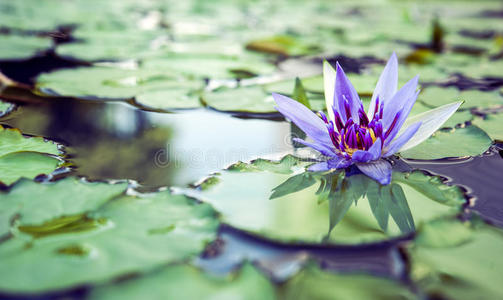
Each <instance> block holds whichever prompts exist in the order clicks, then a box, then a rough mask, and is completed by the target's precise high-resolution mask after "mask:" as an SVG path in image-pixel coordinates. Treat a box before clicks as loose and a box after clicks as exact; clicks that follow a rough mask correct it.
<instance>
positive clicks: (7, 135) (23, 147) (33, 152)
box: [0, 126, 61, 185]
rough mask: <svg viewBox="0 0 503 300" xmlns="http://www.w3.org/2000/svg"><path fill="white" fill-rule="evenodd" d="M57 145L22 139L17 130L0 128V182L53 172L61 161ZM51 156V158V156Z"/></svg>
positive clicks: (6, 182)
mask: <svg viewBox="0 0 503 300" xmlns="http://www.w3.org/2000/svg"><path fill="white" fill-rule="evenodd" d="M59 154H60V151H59V150H58V145H57V144H55V143H53V142H50V141H46V140H44V139H43V138H41V137H24V136H23V135H22V134H21V132H20V131H19V130H17V129H6V128H3V127H2V126H0V182H3V183H4V184H6V185H9V184H11V183H13V182H15V181H16V180H18V179H19V178H21V177H26V178H30V179H32V178H35V177H36V176H37V175H39V174H48V173H51V172H52V171H54V169H56V168H57V167H58V166H59V165H60V164H61V160H60V159H59V158H57V157H56V156H57V155H59ZM51 155H52V156H51Z"/></svg>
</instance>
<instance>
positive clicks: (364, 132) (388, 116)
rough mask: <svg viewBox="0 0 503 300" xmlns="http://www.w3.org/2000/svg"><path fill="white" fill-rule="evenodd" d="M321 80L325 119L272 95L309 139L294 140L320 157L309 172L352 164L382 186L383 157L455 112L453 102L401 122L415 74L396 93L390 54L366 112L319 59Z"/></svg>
mask: <svg viewBox="0 0 503 300" xmlns="http://www.w3.org/2000/svg"><path fill="white" fill-rule="evenodd" d="M323 79H324V89H325V100H326V105H327V111H328V116H326V115H325V114H324V113H323V112H319V113H318V114H315V113H313V112H312V111H311V110H310V109H308V108H307V107H305V106H304V105H302V104H301V103H299V102H297V101H295V100H293V99H290V98H288V97H286V96H283V95H279V94H275V93H273V97H274V100H275V102H276V105H277V106H276V107H275V108H276V109H277V110H278V111H279V112H280V113H281V114H283V116H285V117H286V118H288V119H290V120H291V121H292V122H293V123H295V124H296V125H297V126H298V127H299V128H300V129H301V130H302V131H304V132H305V133H306V135H307V136H308V137H309V138H311V139H312V140H313V142H308V141H305V140H302V139H298V138H296V139H295V140H296V141H297V142H299V143H301V144H304V145H306V146H309V147H311V148H313V149H315V150H317V151H319V152H320V153H321V154H323V155H324V156H325V157H326V160H324V161H322V162H319V163H316V164H314V165H312V166H311V167H309V169H308V170H309V171H328V170H331V169H341V168H347V167H349V166H351V165H352V164H355V165H356V166H357V167H358V169H360V171H361V172H363V173H364V174H366V175H367V176H369V177H371V178H373V179H375V180H376V181H378V182H379V183H381V184H383V185H386V184H389V183H390V182H391V169H392V167H391V164H390V162H389V161H388V160H387V159H386V158H387V157H390V156H392V155H394V154H396V153H397V152H400V151H404V150H407V149H410V148H412V147H414V146H416V145H418V144H419V143H421V142H423V141H424V140H426V139H427V138H428V137H429V136H430V135H431V134H433V133H434V132H435V131H436V130H437V129H439V128H440V126H442V124H443V123H444V122H445V121H447V119H449V117H450V116H451V115H452V114H454V112H456V110H457V109H458V107H459V106H460V105H461V103H462V102H454V103H451V104H447V105H444V106H441V107H438V108H436V109H432V110H430V111H427V112H424V113H421V114H418V115H416V116H413V117H411V118H407V117H408V116H409V113H410V111H411V109H412V106H413V105H414V103H415V102H416V99H417V96H418V94H419V91H418V90H417V83H418V79H419V77H418V76H416V77H414V78H412V79H411V80H410V81H409V82H407V83H406V84H405V85H404V86H403V87H402V88H401V89H400V90H398V91H397V85H398V84H397V83H398V60H397V57H396V54H395V53H393V54H392V55H391V57H390V59H389V60H388V62H387V64H386V66H385V67H384V70H383V72H382V74H381V76H380V77H379V80H378V82H377V85H376V87H375V90H374V93H373V95H372V99H371V102H370V106H369V109H368V111H367V112H365V110H364V108H363V103H362V102H361V100H360V98H359V96H358V94H357V92H356V90H355V88H354V87H353V85H352V84H351V82H350V81H349V79H348V78H347V77H346V74H345V73H344V71H343V70H342V68H341V66H340V65H339V64H338V63H337V67H336V70H334V69H333V68H332V66H331V65H330V64H329V63H328V62H327V61H324V63H323Z"/></svg>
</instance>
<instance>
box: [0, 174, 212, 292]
mask: <svg viewBox="0 0 503 300" xmlns="http://www.w3.org/2000/svg"><path fill="white" fill-rule="evenodd" d="M68 184H69V185H71V189H70V188H69V187H65V185H68ZM44 189H45V191H44ZM123 189H124V185H120V186H112V185H106V184H91V185H88V184H85V185H83V184H82V183H80V184H78V183H76V182H75V181H74V180H73V179H66V180H65V181H63V183H59V182H58V183H55V184H53V185H52V186H51V185H49V186H47V185H42V184H36V186H33V187H32V191H31V193H29V194H30V195H39V196H38V197H37V198H33V197H26V196H25V195H24V194H19V195H18V194H17V193H22V192H23V190H24V189H23V188H22V187H20V188H19V190H18V191H17V192H16V191H13V192H14V194H12V195H10V193H9V194H7V197H11V198H10V201H9V199H7V200H6V201H2V203H3V205H5V206H7V209H10V210H11V211H17V210H18V205H16V203H20V202H22V203H25V204H27V205H29V207H27V208H26V211H27V212H24V211H23V213H32V214H35V215H33V216H32V217H29V218H28V219H27V220H29V221H32V222H30V223H28V224H25V223H24V222H25V217H24V216H23V215H21V219H20V220H19V222H15V223H13V225H12V228H11V234H12V236H11V237H10V238H8V239H5V240H3V241H2V242H1V243H0V259H1V260H2V262H3V263H2V264H1V265H0V290H1V291H3V292H9V293H23V294H31V293H40V292H48V291H54V290H58V289H66V288H71V287H75V286H78V285H83V284H91V283H103V282H106V281H108V280H111V279H113V278H115V277H118V276H123V275H126V274H131V273H138V272H146V271H150V270H152V269H153V268H155V267H157V266H159V265H163V264H166V263H170V262H176V261H181V260H185V259H188V258H192V257H194V256H195V255H198V254H199V253H200V252H201V251H202V250H203V249H204V247H205V245H206V244H207V243H208V242H209V241H211V240H213V239H214V238H215V234H216V229H217V226H218V221H217V220H216V219H215V212H214V211H213V209H212V208H211V207H210V206H209V205H207V204H198V203H196V201H194V200H192V199H189V198H187V197H185V196H181V195H178V196H177V195H172V194H171V193H169V192H168V191H165V192H158V193H155V194H151V195H138V196H121V197H120V198H117V199H113V200H112V199H111V197H112V195H116V194H117V193H120V192H122V191H123ZM103 190H105V191H106V190H108V192H107V193H108V194H106V193H103ZM26 193H28V191H27V192H26ZM79 195H82V196H79ZM91 195H94V196H91ZM106 196H108V197H106ZM3 198H4V197H3ZM54 199H55V200H54ZM2 200H5V199H2ZM75 201H77V203H80V204H79V205H75V204H74V202H75ZM107 201H108V202H107ZM35 202H36V203H35ZM103 202H107V203H106V204H104V205H101V204H103ZM51 203H53V204H54V205H55V206H51V205H49V204H51ZM58 204H59V205H58ZM35 206H38V207H39V209H33V208H34V207H35ZM54 208H56V209H57V210H56V211H55V210H54ZM88 209H93V210H92V211H90V212H86V210H88ZM75 213H77V215H75ZM50 217H52V219H51V220H49V221H47V222H44V223H42V224H40V223H39V222H40V221H42V220H46V219H48V218H50ZM33 220H36V222H34V221H33ZM33 223H35V224H33Z"/></svg>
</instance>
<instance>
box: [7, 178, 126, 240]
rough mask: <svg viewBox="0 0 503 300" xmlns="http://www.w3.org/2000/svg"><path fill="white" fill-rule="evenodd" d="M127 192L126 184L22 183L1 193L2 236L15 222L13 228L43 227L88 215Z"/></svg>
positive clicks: (77, 181)
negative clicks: (55, 221)
mask: <svg viewBox="0 0 503 300" xmlns="http://www.w3.org/2000/svg"><path fill="white" fill-rule="evenodd" d="M126 188H127V183H120V184H105V183H90V182H84V181H82V180H78V179H76V178H73V177H70V178H65V179H63V180H58V181H56V182H54V183H47V184H42V183H36V182H33V181H30V180H26V179H24V180H21V181H19V182H18V183H17V184H15V185H14V186H13V187H12V188H11V189H10V190H9V191H8V192H2V193H0V199H1V201H0V211H1V214H0V235H4V234H6V233H8V232H9V231H10V228H11V227H12V226H11V224H13V221H14V219H15V224H16V225H15V226H13V227H14V228H15V227H16V226H37V225H38V226H41V225H42V224H44V223H46V222H50V221H52V220H54V219H56V218H58V217H62V216H70V215H79V214H85V213H88V212H90V211H92V210H95V209H97V208H99V207H100V206H101V205H103V204H104V203H106V202H107V201H109V200H110V199H111V198H113V197H114V196H118V195H120V194H121V193H124V192H125V190H126ZM33 195H37V198H36V199H35V198H33Z"/></svg>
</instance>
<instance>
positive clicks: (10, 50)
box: [0, 34, 52, 60]
mask: <svg viewBox="0 0 503 300" xmlns="http://www.w3.org/2000/svg"><path fill="white" fill-rule="evenodd" d="M0 45H2V47H0V59H1V60H21V59H28V58H30V57H32V56H35V55H36V54H38V53H41V52H42V51H46V50H49V48H51V46H52V40H51V39H48V38H42V37H34V36H17V35H3V34H0Z"/></svg>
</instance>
